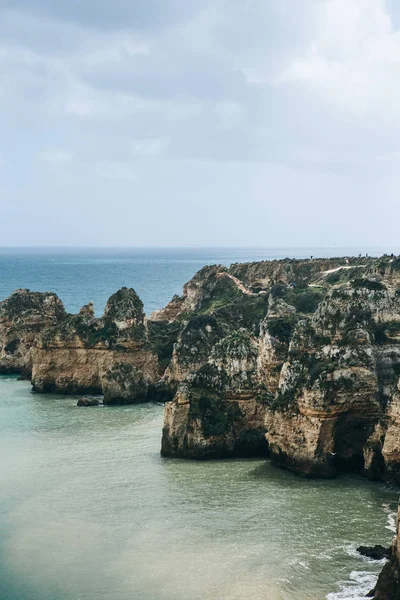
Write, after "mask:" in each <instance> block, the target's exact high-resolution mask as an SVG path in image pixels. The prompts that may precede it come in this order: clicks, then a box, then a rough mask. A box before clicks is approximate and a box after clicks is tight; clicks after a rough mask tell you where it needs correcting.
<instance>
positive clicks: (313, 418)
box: [266, 278, 400, 479]
mask: <svg viewBox="0 0 400 600" xmlns="http://www.w3.org/2000/svg"><path fill="white" fill-rule="evenodd" d="M399 332H400V298H399V295H398V293H397V288H395V287H393V286H392V285H390V284H389V283H388V282H385V283H384V282H383V281H378V280H371V279H368V278H365V279H356V280H353V281H350V282H347V283H344V284H341V285H337V286H335V287H334V288H333V289H332V290H331V291H330V292H329V293H328V295H327V296H326V298H325V299H324V300H323V302H321V304H320V305H319V307H318V309H317V310H316V312H315V313H314V315H313V316H312V317H311V318H310V319H308V320H300V321H299V322H298V323H297V325H296V327H295V330H294V332H293V335H292V338H291V341H290V346H289V353H288V360H287V361H286V362H285V364H284V365H283V367H282V370H281V373H280V381H279V388H278V391H277V394H276V396H275V399H274V401H273V402H272V403H271V405H270V407H269V410H268V412H267V415H266V430H267V439H268V442H269V446H270V452H271V456H272V458H273V460H274V461H275V462H277V463H278V464H280V465H282V466H287V467H289V468H291V469H292V470H295V471H297V472H299V473H302V474H306V475H322V476H330V475H334V474H335V473H336V472H337V471H338V470H339V471H341V470H350V471H354V470H363V469H365V470H366V472H367V474H368V475H370V476H371V477H374V478H375V477H385V478H390V479H393V478H394V477H395V470H394V469H393V467H391V466H390V463H391V462H393V458H394V460H395V462H396V458H395V454H396V449H397V431H396V432H395V430H397V428H396V425H394V428H393V424H395V422H396V406H397V393H398V391H397V390H398V381H399V374H400V348H399V346H398V334H399ZM392 436H394V438H395V439H393V437H392Z"/></svg>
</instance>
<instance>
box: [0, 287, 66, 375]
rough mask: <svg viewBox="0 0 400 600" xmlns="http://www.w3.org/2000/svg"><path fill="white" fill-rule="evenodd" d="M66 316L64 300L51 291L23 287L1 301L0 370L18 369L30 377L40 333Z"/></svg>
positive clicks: (9, 371)
mask: <svg viewBox="0 0 400 600" xmlns="http://www.w3.org/2000/svg"><path fill="white" fill-rule="evenodd" d="M65 316H66V312H65V310H64V306H63V304H62V302H61V300H59V298H58V297H57V296H56V294H53V293H51V292H45V293H41V292H31V291H30V290H26V289H21V290H16V291H15V292H14V293H13V294H11V296H10V297H9V298H7V299H6V300H4V301H3V302H0V374H13V373H17V374H22V375H23V376H24V377H27V378H29V377H30V374H31V370H32V349H33V347H34V345H35V343H36V340H37V337H38V336H39V334H40V332H41V331H42V330H43V329H44V328H46V327H50V326H54V325H56V324H57V323H60V322H61V321H62V320H63V319H64V318H65Z"/></svg>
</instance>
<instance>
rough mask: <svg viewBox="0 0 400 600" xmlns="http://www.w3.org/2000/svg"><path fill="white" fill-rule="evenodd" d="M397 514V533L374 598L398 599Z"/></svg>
mask: <svg viewBox="0 0 400 600" xmlns="http://www.w3.org/2000/svg"><path fill="white" fill-rule="evenodd" d="M399 517H400V507H399V515H398V518H397V533H396V537H395V539H394V541H393V546H392V554H391V558H390V560H389V562H387V563H386V565H385V566H384V567H383V569H382V572H381V574H380V576H379V579H378V583H377V584H376V587H375V590H374V593H373V596H374V600H400V529H399Z"/></svg>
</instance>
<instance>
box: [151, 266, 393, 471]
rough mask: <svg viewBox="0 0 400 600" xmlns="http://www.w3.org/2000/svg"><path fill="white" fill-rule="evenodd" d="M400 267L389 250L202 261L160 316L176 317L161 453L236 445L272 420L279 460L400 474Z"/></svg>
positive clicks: (271, 439)
mask: <svg viewBox="0 0 400 600" xmlns="http://www.w3.org/2000/svg"><path fill="white" fill-rule="evenodd" d="M399 267H400V261H398V260H397V259H392V258H389V257H382V258H381V259H352V260H351V264H349V261H344V260H343V259H329V260H328V259H327V260H309V261H295V260H289V259H287V260H284V261H270V262H268V261H266V262H261V263H251V264H247V265H233V266H232V267H231V268H230V269H226V268H224V267H220V266H214V267H206V268H204V269H202V270H201V271H200V272H199V273H198V274H197V275H196V276H195V278H194V279H193V280H192V281H191V282H189V283H188V284H187V285H186V286H185V288H184V294H183V296H182V297H175V298H174V299H173V301H172V302H171V303H170V304H169V305H168V306H167V307H166V308H165V309H164V310H162V311H158V312H157V313H156V314H155V315H153V316H152V319H154V322H159V323H161V322H164V323H165V324H167V323H168V324H169V325H171V324H172V323H174V324H175V325H177V324H179V327H178V332H177V338H176V343H175V344H174V346H173V352H172V356H171V361H170V363H169V365H168V367H167V369H166V372H165V375H164V378H163V380H164V382H166V383H167V384H168V385H170V386H173V385H175V386H179V388H178V393H177V395H176V397H175V399H174V400H173V402H172V403H171V404H168V405H167V406H166V409H165V423H164V431H163V442H162V452H163V453H164V454H168V455H179V456H190V457H196V456H198V457H202V458H203V457H205V456H214V455H217V454H219V453H220V454H235V453H236V451H237V447H240V437H241V436H242V437H243V435H246V432H248V431H252V432H254V430H257V432H258V434H259V433H260V432H261V431H262V430H263V431H264V432H265V434H266V439H267V441H268V444H269V451H270V454H271V457H272V459H273V461H274V462H276V463H277V464H279V465H280V466H284V467H287V468H290V469H292V470H294V471H296V472H298V473H301V474H304V475H313V476H315V475H319V476H333V475H335V474H336V473H337V472H340V471H343V470H350V471H363V472H365V473H366V474H367V475H368V476H370V477H372V478H386V479H392V480H393V479H394V480H397V479H398V476H397V464H398V463H399V462H400V461H399V459H400V440H399V438H398V425H397V423H398V419H399V414H400V413H399V411H400V391H399V390H400V387H399V376H400V344H399V342H400V276H399V273H400V268H399ZM239 339H240V343H239ZM234 340H235V341H234ZM217 357H218V358H217ZM234 403H236V404H237V405H238V406H240V409H241V410H240V415H239V412H235V410H236V408H234V409H232V410H231V407H232V406H234ZM239 403H240V405H239ZM243 407H246V410H244V408H243ZM220 413H222V414H224V415H225V416H226V419H222V420H223V421H224V425H223V427H222V426H221V428H220V429H219V430H218V431H219V432H220V433H216V432H215V431H213V432H211V431H210V429H209V428H208V425H207V421H208V420H209V421H210V420H211V421H213V420H215V421H218V420H219V417H218V415H219V414H220ZM210 414H213V415H214V416H213V417H212V418H210V419H209V418H208V415H210ZM235 414H236V415H237V416H236V417H233V416H232V415H235ZM261 415H263V416H261ZM261 420H264V422H263V425H261V424H260V423H261ZM257 447H260V446H257ZM264 449H265V447H264Z"/></svg>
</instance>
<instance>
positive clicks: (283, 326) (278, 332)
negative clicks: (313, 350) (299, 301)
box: [268, 316, 296, 344]
mask: <svg viewBox="0 0 400 600" xmlns="http://www.w3.org/2000/svg"><path fill="white" fill-rule="evenodd" d="M295 325H296V318H295V317H292V316H289V317H276V318H274V319H269V321H268V331H269V333H270V334H271V335H272V337H275V338H277V339H278V340H279V341H280V342H284V343H286V344H287V343H289V341H290V338H291V337H292V333H293V329H294V327H295Z"/></svg>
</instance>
